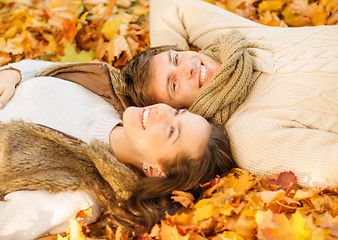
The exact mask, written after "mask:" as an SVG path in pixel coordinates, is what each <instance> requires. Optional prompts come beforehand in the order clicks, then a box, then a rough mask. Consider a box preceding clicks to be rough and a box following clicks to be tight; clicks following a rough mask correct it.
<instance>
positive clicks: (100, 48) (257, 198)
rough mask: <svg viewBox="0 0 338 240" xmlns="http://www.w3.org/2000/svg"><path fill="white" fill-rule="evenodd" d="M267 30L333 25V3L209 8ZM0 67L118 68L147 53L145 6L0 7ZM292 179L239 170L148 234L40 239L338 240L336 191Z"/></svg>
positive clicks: (232, 1) (125, 2)
mask: <svg viewBox="0 0 338 240" xmlns="http://www.w3.org/2000/svg"><path fill="white" fill-rule="evenodd" d="M206 1H207V2H209V3H212V4H215V5H217V6H220V7H222V8H225V9H228V10H230V11H232V12H234V13H236V14H238V15H241V16H243V17H246V18H248V19H251V20H253V21H255V22H259V23H262V24H266V25H271V26H282V27H296V26H313V25H325V24H327V25H333V24H338V1H337V0H206ZM0 11H1V13H0V66H1V65H5V64H7V63H9V62H16V61H20V60H21V59H24V58H31V59H43V60H50V61H62V62H70V61H71V62H74V61H75V62H88V61H100V62H108V63H109V64H112V65H113V66H115V67H118V68H123V66H124V65H125V64H126V62H127V61H128V60H129V59H130V58H131V57H132V56H133V55H134V54H135V53H136V52H137V51H140V50H144V49H146V48H148V47H149V34H148V13H149V1H147V0H134V1H132V0H0ZM295 181H296V178H295V176H294V175H293V174H292V173H290V172H285V173H281V174H278V175H274V176H264V177H261V178H256V177H254V176H252V175H251V174H250V173H248V172H245V171H242V170H240V169H234V171H233V172H232V173H231V174H229V175H228V176H226V177H224V178H216V179H215V180H214V181H211V182H210V183H207V184H205V186H204V189H205V198H204V199H202V200H200V201H199V202H198V203H197V204H196V205H194V204H193V202H192V201H193V199H192V197H191V196H190V195H189V194H186V193H183V192H175V193H173V201H178V202H180V203H181V204H182V205H183V206H184V207H183V208H184V209H185V211H184V212H183V213H180V214H176V215H174V216H168V217H167V218H166V219H165V220H163V221H162V222H161V223H160V224H158V225H156V226H155V227H154V228H153V230H152V232H151V233H150V234H144V235H142V236H133V235H132V234H131V233H128V232H126V231H124V230H123V229H120V228H118V229H112V228H110V227H109V226H101V227H96V226H90V227H86V226H83V225H82V222H81V219H82V218H83V217H85V216H86V215H88V214H90V212H81V213H79V216H78V218H77V220H75V219H74V221H72V222H71V224H70V228H69V230H68V231H67V233H61V234H60V235H54V236H48V237H46V238H44V239H48V240H51V239H60V240H61V239H62V240H68V239H73V240H80V239H81V240H82V239H84V240H85V239H132V238H138V239H140V240H141V239H144V240H146V239H147V240H150V239H177V240H180V239H184V240H188V239H192V240H202V239H213V240H224V239H238V240H241V239H288V240H293V239H297V240H301V239H313V240H317V239H319V240H321V239H338V186H337V187H336V188H326V189H316V188H309V189H300V188H299V187H298V186H297V185H296V184H295Z"/></svg>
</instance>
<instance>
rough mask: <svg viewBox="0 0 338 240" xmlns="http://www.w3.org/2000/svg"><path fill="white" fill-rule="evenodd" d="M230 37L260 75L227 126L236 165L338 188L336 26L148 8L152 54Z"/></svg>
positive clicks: (162, 5) (195, 6)
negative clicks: (244, 46)
mask: <svg viewBox="0 0 338 240" xmlns="http://www.w3.org/2000/svg"><path fill="white" fill-rule="evenodd" d="M231 29H238V30H239V31H240V32H241V33H243V34H244V36H246V38H247V40H248V42H249V53H250V55H251V56H252V60H253V67H254V69H256V70H259V71H261V72H262V74H261V76H260V77H259V78H258V80H257V81H256V83H255V84H254V86H253V88H252V90H251V92H250V93H249V95H248V97H247V99H246V100H245V101H244V103H243V104H242V105H241V106H240V107H239V108H238V109H237V110H236V111H235V112H234V114H233V115H232V116H231V117H230V119H229V121H228V122H227V124H226V128H227V130H228V133H229V138H230V144H231V149H232V152H233V155H234V158H235V160H236V162H237V164H238V165H239V166H240V167H242V168H244V169H247V170H249V171H250V172H252V173H254V174H256V175H262V174H273V173H279V172H282V171H292V172H294V173H295V174H296V176H297V178H298V183H299V184H300V185H301V186H304V187H309V186H316V187H324V186H334V185H338V175H337V172H338V26H318V27H301V28H281V27H268V26H264V25H260V24H258V23H254V22H252V21H250V20H247V19H244V18H242V17H240V16H237V15H235V14H233V13H230V12H228V11H226V10H224V9H221V8H219V7H216V6H214V5H211V4H208V3H206V2H203V1H199V0H151V1H150V41H151V45H152V46H158V45H164V44H176V45H178V46H179V47H181V48H184V49H188V43H191V44H193V45H195V46H197V47H199V48H201V49H202V48H206V47H207V46H209V45H210V44H211V43H212V42H213V41H215V39H217V38H218V37H220V36H221V35H223V34H224V33H225V32H227V31H229V30H231Z"/></svg>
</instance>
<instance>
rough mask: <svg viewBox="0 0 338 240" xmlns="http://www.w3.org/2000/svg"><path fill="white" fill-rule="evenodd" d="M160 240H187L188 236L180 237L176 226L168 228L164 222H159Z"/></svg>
mask: <svg viewBox="0 0 338 240" xmlns="http://www.w3.org/2000/svg"><path fill="white" fill-rule="evenodd" d="M160 238H161V239H166V240H189V238H190V234H187V235H184V236H182V235H181V234H180V233H179V232H178V230H177V227H176V225H173V226H170V225H168V224H166V223H165V222H164V221H162V222H161V231H160Z"/></svg>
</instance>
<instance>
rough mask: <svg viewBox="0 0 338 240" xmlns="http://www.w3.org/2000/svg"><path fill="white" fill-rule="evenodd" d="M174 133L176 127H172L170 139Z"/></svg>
mask: <svg viewBox="0 0 338 240" xmlns="http://www.w3.org/2000/svg"><path fill="white" fill-rule="evenodd" d="M174 132H175V128H174V127H170V131H169V137H171V136H172V135H173V133H174Z"/></svg>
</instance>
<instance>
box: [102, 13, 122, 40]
mask: <svg viewBox="0 0 338 240" xmlns="http://www.w3.org/2000/svg"><path fill="white" fill-rule="evenodd" d="M120 25H121V18H120V17H117V18H115V19H113V20H107V21H106V22H105V23H104V24H103V26H102V28H101V33H102V34H103V36H104V37H105V38H106V39H107V40H108V41H110V40H112V39H113V37H114V35H115V34H116V33H117V31H118V30H119V28H120Z"/></svg>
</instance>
